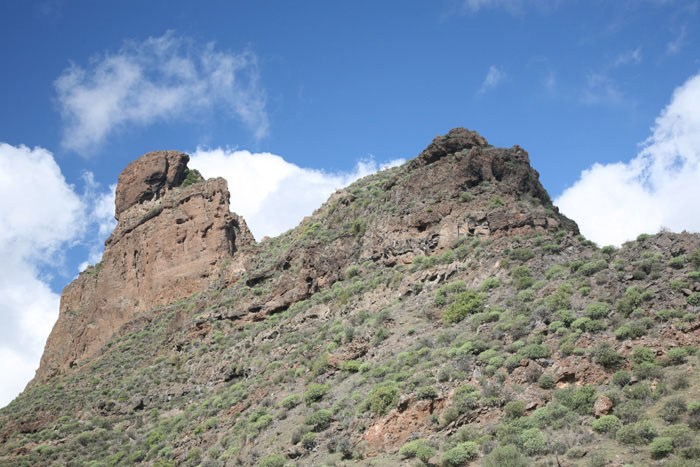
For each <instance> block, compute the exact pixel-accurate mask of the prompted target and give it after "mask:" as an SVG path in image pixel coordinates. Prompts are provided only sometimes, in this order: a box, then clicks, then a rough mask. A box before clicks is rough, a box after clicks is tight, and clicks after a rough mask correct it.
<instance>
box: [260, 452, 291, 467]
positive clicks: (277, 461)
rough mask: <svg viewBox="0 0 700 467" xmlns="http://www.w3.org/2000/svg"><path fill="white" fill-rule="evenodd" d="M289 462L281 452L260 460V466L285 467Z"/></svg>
mask: <svg viewBox="0 0 700 467" xmlns="http://www.w3.org/2000/svg"><path fill="white" fill-rule="evenodd" d="M286 463H287V459H286V458H285V457H284V456H282V455H280V454H272V455H269V456H267V457H265V458H263V460H261V461H260V462H258V467H284V464H286Z"/></svg>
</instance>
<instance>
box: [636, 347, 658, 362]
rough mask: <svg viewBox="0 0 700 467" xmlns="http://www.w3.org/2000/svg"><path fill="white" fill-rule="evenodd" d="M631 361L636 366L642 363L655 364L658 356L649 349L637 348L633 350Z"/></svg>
mask: <svg viewBox="0 0 700 467" xmlns="http://www.w3.org/2000/svg"><path fill="white" fill-rule="evenodd" d="M630 360H631V361H632V363H634V364H636V365H639V364H642V363H655V362H656V356H655V355H654V351H653V350H651V349H649V348H647V347H635V348H633V349H632V353H631V354H630Z"/></svg>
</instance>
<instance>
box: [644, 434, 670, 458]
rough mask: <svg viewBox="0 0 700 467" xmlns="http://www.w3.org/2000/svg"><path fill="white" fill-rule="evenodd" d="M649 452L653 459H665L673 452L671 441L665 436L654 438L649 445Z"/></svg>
mask: <svg viewBox="0 0 700 467" xmlns="http://www.w3.org/2000/svg"><path fill="white" fill-rule="evenodd" d="M649 452H650V453H651V457H653V458H654V459H661V458H662V457H666V456H668V455H669V454H671V453H672V452H673V440H672V439H671V438H668V437H665V436H662V437H658V438H654V440H653V441H652V442H651V444H650V445H649Z"/></svg>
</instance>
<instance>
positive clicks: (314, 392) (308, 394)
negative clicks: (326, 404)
mask: <svg viewBox="0 0 700 467" xmlns="http://www.w3.org/2000/svg"><path fill="white" fill-rule="evenodd" d="M329 390H330V386H328V385H327V384H317V383H312V384H310V385H309V387H308V388H306V391H305V392H304V395H303V396H302V398H303V399H304V403H305V404H306V405H311V404H312V403H314V402H317V401H319V400H321V399H322V398H323V396H325V395H326V393H327V392H328V391H329Z"/></svg>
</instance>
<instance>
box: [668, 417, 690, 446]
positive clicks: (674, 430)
mask: <svg viewBox="0 0 700 467" xmlns="http://www.w3.org/2000/svg"><path fill="white" fill-rule="evenodd" d="M661 436H662V437H664V438H671V441H672V442H673V447H674V448H682V447H686V446H690V445H691V444H693V441H694V438H695V434H694V433H693V431H692V430H691V429H690V427H689V426H688V425H686V424H685V423H680V424H678V425H669V426H667V427H666V428H664V429H663V430H662V431H661Z"/></svg>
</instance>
